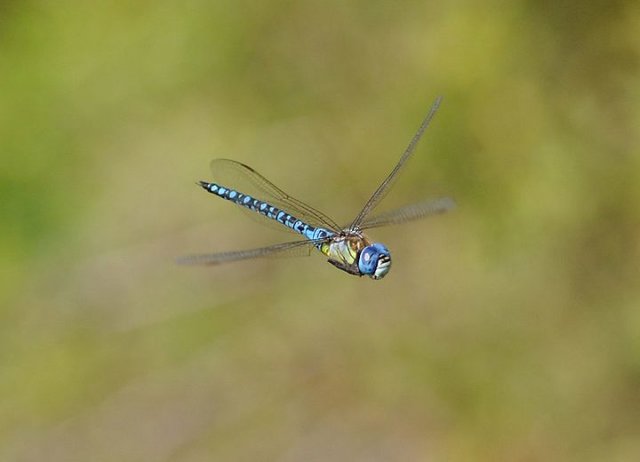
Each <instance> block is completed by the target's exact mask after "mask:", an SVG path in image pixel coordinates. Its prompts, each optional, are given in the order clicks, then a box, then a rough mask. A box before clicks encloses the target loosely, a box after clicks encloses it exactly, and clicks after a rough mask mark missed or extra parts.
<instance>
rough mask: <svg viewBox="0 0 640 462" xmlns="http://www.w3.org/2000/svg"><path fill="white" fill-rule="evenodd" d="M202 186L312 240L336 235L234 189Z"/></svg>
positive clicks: (210, 184)
mask: <svg viewBox="0 0 640 462" xmlns="http://www.w3.org/2000/svg"><path fill="white" fill-rule="evenodd" d="M199 184H200V186H202V188H204V189H205V190H206V191H208V192H210V193H211V194H215V195H216V196H218V197H221V198H223V199H226V200H228V201H231V202H233V203H235V204H238V205H241V206H242V207H245V208H248V209H249V210H253V211H254V212H257V213H259V214H260V215H264V216H265V217H267V218H270V219H272V220H275V221H277V222H278V223H281V224H283V225H284V226H286V227H287V228H290V229H292V230H294V231H295V232H297V233H300V234H302V235H303V236H304V237H306V238H307V239H310V240H316V239H324V238H327V237H331V236H333V235H334V233H333V232H332V231H329V230H327V229H324V228H316V227H315V226H311V225H310V224H308V223H305V222H304V221H302V220H300V219H299V218H296V217H294V216H293V215H290V214H288V213H287V212H285V211H283V210H280V209H279V208H278V207H275V206H273V205H271V204H270V203H268V202H265V201H261V200H259V199H256V198H254V197H251V196H249V195H247V194H243V193H241V192H239V191H236V190H234V189H229V188H225V187H224V186H220V185H218V184H216V183H208V182H206V181H200V182H199ZM320 245H321V244H316V247H320Z"/></svg>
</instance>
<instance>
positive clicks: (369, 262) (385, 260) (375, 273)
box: [358, 243, 391, 279]
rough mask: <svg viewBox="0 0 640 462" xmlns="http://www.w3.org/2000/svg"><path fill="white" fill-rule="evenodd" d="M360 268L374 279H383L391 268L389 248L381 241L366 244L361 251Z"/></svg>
mask: <svg viewBox="0 0 640 462" xmlns="http://www.w3.org/2000/svg"><path fill="white" fill-rule="evenodd" d="M358 269H360V272H361V273H362V274H366V275H367V276H369V277H370V278H372V279H382V278H383V277H385V276H386V275H387V273H388V272H389V270H390V269H391V254H390V253H389V249H387V248H386V247H385V246H384V245H382V244H380V243H375V244H371V245H368V246H366V247H365V248H364V249H362V251H361V252H360V257H359V258H358Z"/></svg>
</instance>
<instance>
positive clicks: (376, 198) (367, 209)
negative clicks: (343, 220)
mask: <svg viewBox="0 0 640 462" xmlns="http://www.w3.org/2000/svg"><path fill="white" fill-rule="evenodd" d="M441 101H442V96H438V97H437V98H436V100H435V101H434V102H433V104H432V105H431V109H430V110H429V113H428V114H427V116H426V117H425V118H424V120H423V121H422V124H420V128H419V129H418V131H417V132H416V134H415V135H414V136H413V138H412V139H411V142H410V143H409V146H407V149H405V151H404V153H403V154H402V156H401V157H400V160H399V161H398V163H397V164H396V166H395V167H394V169H393V170H392V171H391V173H390V174H389V176H387V177H386V178H385V179H384V181H383V182H382V184H380V186H378V189H376V191H375V192H374V193H373V195H372V196H371V197H370V198H369V200H368V201H367V203H366V204H365V205H364V207H363V208H362V210H361V211H360V213H359V214H358V216H357V217H356V218H355V220H353V223H351V226H349V229H351V230H356V229H359V228H361V225H362V223H363V222H364V221H365V219H366V218H367V216H368V215H369V214H370V213H371V211H372V210H373V209H374V208H375V207H376V206H377V205H378V204H379V203H380V201H381V200H382V199H384V197H385V196H386V195H387V193H388V192H389V189H390V188H391V186H392V185H393V183H394V181H395V180H396V178H397V177H398V174H399V173H400V172H401V171H402V168H403V167H404V166H405V164H406V163H407V161H408V160H409V159H410V158H411V155H412V154H413V152H414V151H415V149H416V146H417V145H418V142H419V141H420V138H422V135H423V134H424V132H425V130H426V129H427V127H428V126H429V123H430V122H431V119H433V116H434V115H435V114H436V111H437V110H438V107H440V102H441Z"/></svg>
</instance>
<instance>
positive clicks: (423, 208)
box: [358, 197, 456, 229]
mask: <svg viewBox="0 0 640 462" xmlns="http://www.w3.org/2000/svg"><path fill="white" fill-rule="evenodd" d="M455 206H456V203H455V201H454V200H453V199H451V198H450V197H441V198H439V199H433V200H428V201H424V202H418V203H417V204H412V205H407V206H405V207H401V208H399V209H395V210H391V211H389V212H385V213H381V214H379V215H376V216H373V217H370V218H367V219H366V220H365V221H364V222H363V223H362V224H361V225H360V226H359V227H358V229H371V228H378V227H380V226H386V225H398V224H401V223H406V222H407V221H414V220H419V219H421V218H425V217H428V216H430V215H438V214H440V213H445V212H447V211H449V210H451V209H454V208H455Z"/></svg>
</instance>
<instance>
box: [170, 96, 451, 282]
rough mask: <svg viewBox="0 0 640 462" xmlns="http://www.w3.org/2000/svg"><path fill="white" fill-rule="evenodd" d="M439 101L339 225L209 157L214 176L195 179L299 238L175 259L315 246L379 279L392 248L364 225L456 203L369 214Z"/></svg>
mask: <svg viewBox="0 0 640 462" xmlns="http://www.w3.org/2000/svg"><path fill="white" fill-rule="evenodd" d="M441 101H442V97H438V98H436V100H435V101H434V103H433V104H432V106H431V108H430V110H429V112H428V113H427V115H426V117H425V118H424V120H423V121H422V123H421V124H420V127H419V128H418V131H417V132H416V133H415V135H414V136H413V138H412V139H411V142H410V143H409V145H408V146H407V148H406V149H405V150H404V152H403V154H402V156H401V157H400V160H399V161H398V163H397V164H396V166H395V167H394V168H393V170H392V171H391V173H389V175H388V176H387V177H386V178H385V179H384V181H383V182H382V183H381V184H380V186H378V188H377V189H376V190H375V192H374V193H373V194H372V195H371V197H370V198H369V200H367V202H366V203H365V204H364V206H363V207H362V210H360V213H358V215H356V217H355V218H354V219H353V221H352V222H351V223H350V224H349V225H347V226H339V225H338V224H337V223H336V222H335V221H334V220H332V219H331V218H330V217H329V216H327V215H326V214H324V213H322V212H320V211H318V210H316V209H314V208H313V207H311V206H310V205H307V204H306V203H304V202H302V201H300V200H298V199H296V198H294V197H293V196H291V195H289V194H287V193H285V192H284V191H283V190H282V189H280V188H278V187H277V186H275V185H274V184H273V183H271V182H270V181H269V180H267V179H266V178H265V177H264V176H262V175H261V174H259V173H258V172H256V171H255V170H254V169H252V168H251V167H249V166H248V165H245V164H242V163H240V162H236V161H234V160H230V159H214V160H213V161H212V162H211V172H212V174H213V176H214V180H213V181H198V182H197V183H196V184H198V185H199V186H200V187H202V188H203V189H204V190H205V191H206V192H208V193H210V194H213V195H214V196H217V197H220V198H222V199H225V200H228V201H230V202H232V203H234V204H236V205H239V206H240V207H242V208H243V209H244V210H245V211H247V213H248V214H250V215H253V216H254V217H258V216H261V217H262V218H264V219H266V220H267V221H268V222H270V223H271V224H275V225H276V226H277V227H280V228H282V227H284V228H287V229H289V230H291V231H293V232H295V233H298V234H300V235H302V239H298V240H294V241H291V242H284V243H279V244H274V245H270V246H267V247H260V248H255V249H248V250H239V251H229V252H219V253H210V254H199V255H187V256H185V257H182V258H180V259H179V260H178V261H179V263H182V264H188V265H219V264H222V263H227V262H232V261H239V260H248V259H253V258H261V257H278V256H307V255H310V254H311V252H312V251H313V250H314V249H315V250H317V251H319V252H320V253H322V254H323V255H324V256H325V257H327V261H328V262H329V263H331V264H332V265H333V266H335V267H336V268H338V269H340V270H342V271H345V272H346V273H348V274H352V275H354V276H360V277H362V276H368V277H370V278H372V279H376V280H377V279H382V278H383V277H385V276H386V275H387V273H388V272H389V270H390V269H391V253H390V252H389V249H388V248H387V247H386V246H385V245H384V244H382V243H380V242H373V241H372V240H371V239H370V238H369V237H368V236H367V235H366V234H365V231H368V230H370V229H373V228H378V227H381V226H387V225H396V224H401V223H406V222H409V221H414V220H418V219H421V218H425V217H428V216H431V215H436V214H440V213H444V212H447V211H449V210H451V209H453V208H454V207H455V202H454V200H453V199H452V198H450V197H440V198H437V199H431V200H424V201H422V202H418V203H415V204H411V205H407V206H404V207H401V208H398V209H395V210H392V211H389V212H383V213H380V214H372V212H373V211H374V209H376V207H377V206H378V205H379V204H380V202H381V201H382V199H384V198H385V196H386V195H387V193H388V192H389V191H390V189H391V187H392V186H393V184H394V183H395V181H396V180H397V178H398V176H399V175H400V173H401V172H402V171H403V169H404V168H405V166H406V165H407V161H408V160H409V159H410V158H411V157H412V156H413V154H414V152H415V150H416V146H417V145H418V142H419V141H420V139H421V138H422V135H423V134H424V132H425V130H426V129H427V127H428V126H429V124H430V123H431V120H432V119H433V117H434V116H435V114H436V112H437V110H438V108H439V107H440V103H441ZM239 185H243V187H242V188H240V187H239ZM261 221H265V220H261Z"/></svg>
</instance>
